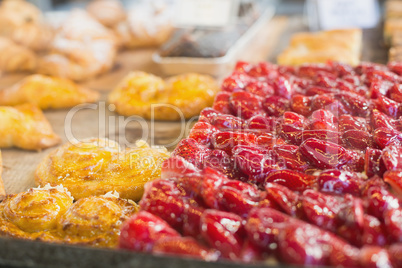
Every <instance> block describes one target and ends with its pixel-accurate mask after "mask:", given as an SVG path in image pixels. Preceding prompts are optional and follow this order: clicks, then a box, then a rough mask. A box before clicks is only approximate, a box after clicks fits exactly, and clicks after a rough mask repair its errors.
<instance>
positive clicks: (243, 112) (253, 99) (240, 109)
mask: <svg viewBox="0 0 402 268" xmlns="http://www.w3.org/2000/svg"><path fill="white" fill-rule="evenodd" d="M261 102H262V98H261V97H259V96H256V95H254V94H252V93H249V92H245V91H239V92H234V93H232V96H231V97H230V100H229V103H230V107H231V109H232V111H233V113H234V114H235V115H236V116H238V117H240V118H244V119H249V118H251V117H253V116H254V115H257V114H261V113H262V107H261Z"/></svg>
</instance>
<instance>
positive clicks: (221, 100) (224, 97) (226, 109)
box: [212, 91, 232, 114]
mask: <svg viewBox="0 0 402 268" xmlns="http://www.w3.org/2000/svg"><path fill="white" fill-rule="evenodd" d="M230 96H231V93H230V92H227V91H221V92H218V93H217V94H216V97H215V101H214V104H213V105H212V108H213V109H215V110H216V111H218V112H220V113H223V114H231V113H232V110H231V109H230V104H229V99H230Z"/></svg>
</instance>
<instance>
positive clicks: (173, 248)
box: [152, 237, 218, 261]
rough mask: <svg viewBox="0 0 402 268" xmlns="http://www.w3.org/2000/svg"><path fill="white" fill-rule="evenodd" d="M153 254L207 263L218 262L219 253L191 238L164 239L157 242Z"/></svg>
mask: <svg viewBox="0 0 402 268" xmlns="http://www.w3.org/2000/svg"><path fill="white" fill-rule="evenodd" d="M152 252H153V253H155V254H157V255H178V256H185V257H191V258H195V259H201V260H206V261H216V260H218V253H217V252H214V251H212V250H210V249H208V248H206V247H205V246H202V245H200V244H199V243H198V242H197V241H196V240H194V239H193V238H191V237H164V238H162V239H160V240H158V241H156V243H155V245H154V248H153V251H152Z"/></svg>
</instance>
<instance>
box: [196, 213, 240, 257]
mask: <svg viewBox="0 0 402 268" xmlns="http://www.w3.org/2000/svg"><path fill="white" fill-rule="evenodd" d="M242 221H243V220H242V218H241V217H239V216H237V215H236V214H233V213H229V212H223V211H218V210H213V209H207V210H206V211H205V212H204V213H203V215H202V216H201V225H200V231H201V234H202V236H203V238H204V239H205V241H207V242H208V244H209V245H210V246H211V247H212V248H216V249H217V250H219V251H220V252H221V254H222V256H223V257H225V258H229V259H232V260H235V259H238V258H239V257H240V254H241V249H242V247H243V242H244V241H243V239H242V238H241V232H242V229H243V225H242Z"/></svg>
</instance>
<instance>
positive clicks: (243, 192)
mask: <svg viewBox="0 0 402 268" xmlns="http://www.w3.org/2000/svg"><path fill="white" fill-rule="evenodd" d="M234 183H238V184H239V185H241V187H242V189H238V188H235V187H233V186H232V185H228V184H225V185H224V186H222V188H221V190H220V193H221V196H222V197H221V207H222V208H223V209H224V210H226V211H229V212H232V213H235V214H236V215H239V216H241V217H243V218H247V216H248V213H249V212H250V210H251V209H252V208H254V207H256V206H257V205H258V202H259V199H260V193H259V192H258V190H257V189H256V188H252V186H251V185H249V184H247V183H244V182H240V181H234ZM250 188H252V190H250Z"/></svg>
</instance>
